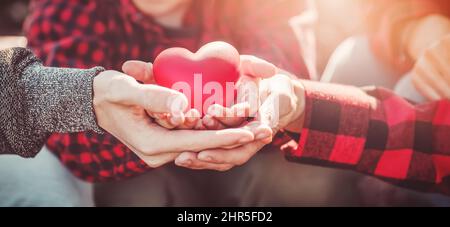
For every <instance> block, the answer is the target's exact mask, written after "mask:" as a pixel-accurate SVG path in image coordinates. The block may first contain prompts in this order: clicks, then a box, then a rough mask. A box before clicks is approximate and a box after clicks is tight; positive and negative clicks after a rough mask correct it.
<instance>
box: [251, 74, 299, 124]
mask: <svg viewBox="0 0 450 227" xmlns="http://www.w3.org/2000/svg"><path fill="white" fill-rule="evenodd" d="M262 86H264V87H265V90H266V91H265V92H267V93H268V94H265V95H264V96H266V95H268V96H267V97H265V100H263V103H262V104H261V106H260V108H259V112H258V114H257V119H258V120H259V121H260V122H261V123H262V124H266V125H269V126H270V127H271V128H273V129H279V128H280V127H283V126H285V125H284V124H285V123H286V122H281V119H284V117H286V116H288V115H289V114H290V113H292V112H293V110H294V107H295V105H296V103H297V100H296V94H295V91H294V87H293V84H292V81H291V79H290V78H289V77H287V76H285V75H276V76H275V77H274V78H272V79H271V80H270V81H266V82H265V84H263V85H262Z"/></svg>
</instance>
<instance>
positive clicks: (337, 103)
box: [286, 81, 450, 194]
mask: <svg viewBox="0 0 450 227" xmlns="http://www.w3.org/2000/svg"><path fill="white" fill-rule="evenodd" d="M304 84H305V88H306V109H305V123H304V129H303V130H302V132H301V136H300V139H299V140H298V146H297V147H296V148H292V149H286V155H287V158H288V160H291V161H296V162H303V163H312V164H318V165H324V166H330V167H342V168H347V169H352V170H356V171H359V172H362V173H365V174H369V175H373V176H376V177H379V178H381V179H384V180H387V181H390V182H392V183H396V184H399V185H401V186H406V187H410V188H414V189H418V190H423V191H433V192H441V193H446V194H450V101H449V100H442V101H439V102H432V103H427V104H421V105H413V104H411V103H409V102H408V101H406V100H405V99H403V98H401V97H399V96H396V95H395V94H393V93H392V92H390V91H388V90H386V89H382V88H370V89H365V90H362V89H359V88H355V87H349V86H341V85H331V84H320V83H315V82H308V81H305V82H304Z"/></svg>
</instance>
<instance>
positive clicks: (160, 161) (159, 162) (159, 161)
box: [137, 153, 180, 168]
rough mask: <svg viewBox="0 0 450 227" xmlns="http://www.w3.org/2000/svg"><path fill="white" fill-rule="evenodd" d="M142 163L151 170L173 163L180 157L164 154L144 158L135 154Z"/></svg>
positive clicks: (176, 154) (174, 154)
mask: <svg viewBox="0 0 450 227" xmlns="http://www.w3.org/2000/svg"><path fill="white" fill-rule="evenodd" d="M137 155H138V157H139V158H141V159H142V161H144V162H145V164H147V165H148V166H150V167H151V168H158V167H161V166H163V165H165V164H167V163H169V162H173V161H175V159H176V158H177V157H178V156H179V155H180V154H179V153H165V154H159V155H153V156H145V155H142V154H139V153H138V154H137Z"/></svg>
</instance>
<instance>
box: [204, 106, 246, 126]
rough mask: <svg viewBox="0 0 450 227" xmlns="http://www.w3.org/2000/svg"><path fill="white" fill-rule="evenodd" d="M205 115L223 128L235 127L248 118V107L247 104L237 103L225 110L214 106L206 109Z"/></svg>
mask: <svg viewBox="0 0 450 227" xmlns="http://www.w3.org/2000/svg"><path fill="white" fill-rule="evenodd" d="M207 113H208V115H210V116H211V117H213V118H214V119H216V120H218V121H219V122H220V123H222V124H224V125H225V126H229V127H237V126H240V125H241V124H242V123H243V122H244V121H245V120H246V119H247V118H248V117H249V116H250V106H249V105H248V103H239V104H236V105H234V106H232V107H231V108H227V107H223V106H221V105H218V104H215V105H211V106H210V107H209V108H208V111H207Z"/></svg>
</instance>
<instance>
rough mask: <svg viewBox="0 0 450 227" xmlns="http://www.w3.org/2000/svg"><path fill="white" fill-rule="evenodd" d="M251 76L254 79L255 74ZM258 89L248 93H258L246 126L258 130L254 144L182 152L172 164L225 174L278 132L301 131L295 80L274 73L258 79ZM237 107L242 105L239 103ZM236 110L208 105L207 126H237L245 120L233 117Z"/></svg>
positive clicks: (300, 106) (298, 90) (300, 99)
mask: <svg viewBox="0 0 450 227" xmlns="http://www.w3.org/2000/svg"><path fill="white" fill-rule="evenodd" d="M258 61H259V60H258ZM260 63H261V62H260ZM259 69H260V68H259ZM251 75H253V76H254V77H257V75H256V74H251ZM258 90H259V91H258V92H250V93H251V94H258V95H259V97H258V98H259V99H260V100H261V103H262V105H261V106H259V109H258V112H257V115H256V120H255V121H253V122H250V123H249V125H257V127H258V128H259V129H260V133H258V134H255V140H256V141H255V142H252V143H249V144H246V145H244V146H240V147H236V148H233V149H211V150H205V151H202V152H200V153H198V154H195V153H189V152H185V153H182V154H181V155H180V156H179V157H178V158H177V159H176V160H175V163H176V164H177V165H180V166H183V167H186V168H191V169H212V170H218V171H226V170H229V169H231V168H233V167H235V166H240V165H243V164H244V163H246V162H247V161H248V160H249V159H250V158H251V157H253V156H254V155H255V154H256V153H257V152H258V151H259V150H260V149H261V148H262V147H264V146H265V145H266V144H268V143H270V142H271V141H272V136H273V135H274V134H275V133H276V132H277V131H278V130H279V129H287V130H291V131H295V132H299V131H300V130H301V127H302V124H303V119H302V116H303V110H304V105H305V104H304V89H303V86H302V84H301V83H300V82H299V81H295V80H293V79H291V78H290V77H289V76H286V75H283V74H277V75H275V76H272V77H270V78H267V79H264V80H262V81H261V82H260V83H259V88H258ZM238 105H240V106H242V104H238ZM239 108H241V107H235V106H234V107H231V108H225V107H222V106H218V105H215V106H212V107H211V108H210V109H209V111H208V114H209V115H211V118H209V119H208V121H214V120H215V121H216V122H215V123H213V124H211V125H215V126H219V127H220V125H221V124H222V125H226V126H229V127H230V126H231V127H232V126H236V125H239V124H241V123H242V122H244V121H245V119H246V116H245V117H242V116H236V115H233V114H236V113H237V112H238V111H237V109H239ZM250 109H251V108H250ZM241 113H242V111H241ZM246 113H247V114H250V113H251V111H246ZM217 121H218V122H217ZM233 124H234V125H233ZM267 128H270V129H271V130H268V129H267Z"/></svg>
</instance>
